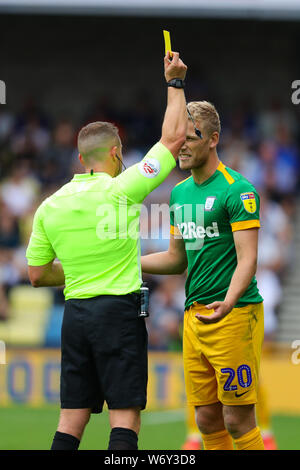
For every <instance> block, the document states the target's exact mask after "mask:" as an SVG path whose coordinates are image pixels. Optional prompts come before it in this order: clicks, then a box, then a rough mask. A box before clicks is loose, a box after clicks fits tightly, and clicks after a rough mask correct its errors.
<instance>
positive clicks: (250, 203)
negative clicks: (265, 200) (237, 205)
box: [241, 193, 256, 214]
mask: <svg viewBox="0 0 300 470" xmlns="http://www.w3.org/2000/svg"><path fill="white" fill-rule="evenodd" d="M241 200H242V203H243V204H244V208H245V209H246V211H247V212H249V213H250V214H254V212H256V200H255V195H254V193H242V194H241Z"/></svg>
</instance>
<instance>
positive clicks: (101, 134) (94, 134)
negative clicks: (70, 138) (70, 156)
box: [77, 121, 121, 160]
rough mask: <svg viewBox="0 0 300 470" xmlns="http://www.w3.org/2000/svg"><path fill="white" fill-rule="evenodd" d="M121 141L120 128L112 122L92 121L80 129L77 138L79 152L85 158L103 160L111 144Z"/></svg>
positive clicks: (118, 143)
mask: <svg viewBox="0 0 300 470" xmlns="http://www.w3.org/2000/svg"><path fill="white" fill-rule="evenodd" d="M120 143H121V141H120V137H119V131H118V128H117V127H116V126H115V125H114V124H112V123H111V122H101V121H98V122H91V123H90V124H87V125H86V126H85V127H83V128H82V129H81V130H80V132H79V134H78V138H77V145H78V150H79V153H80V154H81V155H82V157H83V158H84V159H85V160H101V159H103V158H104V157H105V155H107V152H108V150H109V147H110V146H111V145H117V146H119V145H120Z"/></svg>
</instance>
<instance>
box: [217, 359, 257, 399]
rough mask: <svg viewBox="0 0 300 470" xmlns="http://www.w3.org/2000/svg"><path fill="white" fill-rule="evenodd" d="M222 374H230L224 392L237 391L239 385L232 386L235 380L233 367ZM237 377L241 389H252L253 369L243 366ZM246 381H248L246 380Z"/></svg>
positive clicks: (225, 369) (222, 370) (237, 372)
mask: <svg viewBox="0 0 300 470" xmlns="http://www.w3.org/2000/svg"><path fill="white" fill-rule="evenodd" d="M221 372H222V374H229V375H228V379H227V380H226V383H225V385H224V387H223V388H224V390H225V391H226V392H230V391H232V390H237V385H231V383H232V382H233V380H234V378H235V370H234V369H231V367H226V368H224V369H221ZM236 375H237V378H238V383H239V385H240V386H241V387H243V388H247V387H250V385H251V383H252V374H251V368H250V367H249V366H248V365H247V364H242V365H241V366H239V367H238V368H237V371H236ZM245 379H246V380H245Z"/></svg>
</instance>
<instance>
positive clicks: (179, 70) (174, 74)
mask: <svg viewBox="0 0 300 470" xmlns="http://www.w3.org/2000/svg"><path fill="white" fill-rule="evenodd" d="M170 59H171V55H170V52H169V51H168V52H167V55H166V56H165V58H164V65H165V79H166V81H167V82H169V81H170V80H172V79H173V78H181V79H182V80H184V79H185V75H186V71H187V66H186V65H185V64H184V63H183V62H182V60H181V59H180V58H179V52H172V60H170Z"/></svg>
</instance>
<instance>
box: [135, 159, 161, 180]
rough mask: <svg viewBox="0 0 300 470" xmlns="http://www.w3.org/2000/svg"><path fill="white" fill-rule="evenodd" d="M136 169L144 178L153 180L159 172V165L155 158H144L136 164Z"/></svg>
mask: <svg viewBox="0 0 300 470" xmlns="http://www.w3.org/2000/svg"><path fill="white" fill-rule="evenodd" d="M138 169H139V172H140V173H141V174H142V175H143V176H146V178H155V176H157V175H158V174H159V172H160V163H159V161H158V160H156V158H144V159H143V160H142V161H141V162H140V163H139V164H138Z"/></svg>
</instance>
